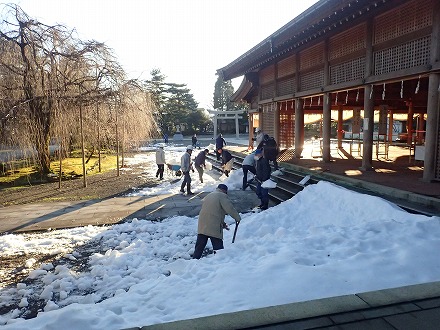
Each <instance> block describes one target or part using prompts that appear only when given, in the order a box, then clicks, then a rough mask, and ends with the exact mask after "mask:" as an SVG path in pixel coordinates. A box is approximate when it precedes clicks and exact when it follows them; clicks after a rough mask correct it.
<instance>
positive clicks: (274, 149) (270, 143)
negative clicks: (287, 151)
mask: <svg viewBox="0 0 440 330" xmlns="http://www.w3.org/2000/svg"><path fill="white" fill-rule="evenodd" d="M258 149H263V152H264V157H266V158H267V159H268V160H276V159H277V156H278V152H279V149H278V145H277V141H275V139H274V138H273V137H268V139H267V140H263V142H261V143H260V145H259V146H258Z"/></svg>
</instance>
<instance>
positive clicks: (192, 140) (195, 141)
mask: <svg viewBox="0 0 440 330" xmlns="http://www.w3.org/2000/svg"><path fill="white" fill-rule="evenodd" d="M191 142H192V146H193V148H197V135H196V134H194V135H193V136H192V138H191Z"/></svg>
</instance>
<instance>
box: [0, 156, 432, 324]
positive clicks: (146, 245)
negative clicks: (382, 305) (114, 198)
mask: <svg viewBox="0 0 440 330" xmlns="http://www.w3.org/2000/svg"><path fill="white" fill-rule="evenodd" d="M183 149H184V148H179V149H176V148H172V147H166V148H165V151H166V153H167V159H171V158H172V157H174V158H176V157H177V158H178V159H180V155H181V154H182V152H184V151H183ZM197 152H198V150H197V151H196V152H194V154H193V157H195V156H196V155H197ZM127 161H129V162H131V163H145V164H146V165H145V169H146V172H147V173H148V174H147V175H149V176H154V174H155V169H156V166H155V164H154V153H143V154H140V155H138V156H136V157H134V158H132V159H128V160H127ZM174 178H175V177H173V174H172V173H168V176H167V180H164V182H160V184H159V185H158V186H157V187H154V188H148V189H142V190H134V191H133V192H132V193H131V195H144V196H152V195H157V194H165V193H177V192H178V189H180V182H177V183H174V184H173V183H170V182H169V181H170V180H171V179H174ZM192 178H193V191H195V192H197V191H202V190H203V191H210V190H213V189H214V188H215V187H216V185H217V184H218V183H219V180H215V179H214V178H212V177H210V176H209V175H207V174H205V176H204V183H203V184H201V183H200V182H199V180H198V175H197V172H196V173H195V174H192ZM221 180H222V181H223V182H224V183H226V184H227V185H228V186H229V189H237V190H238V189H239V188H240V187H241V182H242V173H241V171H232V173H231V175H230V176H229V178H226V177H224V176H222V177H221V178H220V181H221ZM252 206H253V205H250V207H252ZM226 221H227V222H228V223H229V224H230V225H231V229H234V220H233V219H232V218H230V217H227V218H226ZM232 234H233V230H230V231H225V237H224V244H225V249H224V250H221V251H218V252H217V254H215V255H214V254H210V255H208V256H207V257H204V258H202V259H200V260H193V259H190V257H189V255H190V253H192V251H193V248H194V242H195V239H196V235H197V218H192V217H186V216H176V217H172V218H168V219H165V220H163V221H162V222H151V221H147V220H143V219H132V220H131V221H129V222H126V223H123V224H118V225H113V226H109V227H92V226H88V227H84V228H74V229H66V230H53V231H51V232H46V233H41V234H10V235H3V236H1V237H0V253H1V254H2V255H15V254H23V253H25V254H29V253H43V251H44V252H45V253H47V252H49V253H55V252H57V253H62V255H64V259H65V260H66V263H65V264H61V265H56V266H55V267H54V265H52V264H50V263H49V264H48V263H45V264H38V262H37V261H36V260H33V259H32V257H30V258H29V259H27V261H26V264H25V265H24V266H25V267H28V268H31V269H30V272H29V277H30V278H35V279H36V281H34V283H35V284H32V285H26V284H24V283H18V284H17V286H16V287H15V288H8V289H6V288H3V289H2V290H1V291H0V307H1V306H3V305H7V304H8V303H10V302H13V301H14V302H16V303H17V304H18V306H19V309H16V310H13V311H12V312H10V313H8V314H6V315H2V316H0V325H2V324H5V326H4V329H59V328H60V326H61V325H62V328H63V329H64V330H68V329H80V328H84V329H104V328H105V329H120V328H128V327H136V326H144V325H150V324H155V323H162V322H169V321H173V320H181V319H189V318H194V317H201V316H207V315H214V314H220V313H227V312H233V311H240V310H247V309H253V308H259V307H265V306H273V305H279V304H285V303H292V302H299V301H307V300H311V299H318V298H324V297H331V296H339V295H346V294H353V293H359V292H364V291H370V290H378V289H385V288H392V287H399V286H404V285H412V284H419V283H426V282H430V281H438V280H440V258H438V255H437V252H436V251H438V250H439V249H440V218H439V217H426V216H421V215H413V214H409V213H407V212H405V211H403V210H401V209H400V208H398V207H397V206H395V205H394V204H391V203H389V202H387V201H385V200H383V199H380V198H377V197H372V196H368V195H362V194H359V193H355V192H352V191H349V190H346V189H344V188H341V187H339V186H336V185H334V184H331V183H328V182H320V183H318V184H316V185H309V186H307V187H305V188H304V190H303V191H302V192H300V193H299V194H297V195H296V196H295V197H294V198H292V199H290V200H288V201H286V202H284V203H282V204H279V205H277V206H275V207H272V208H269V209H268V210H266V211H264V212H261V213H256V214H254V213H247V214H243V215H242V222H241V223H240V227H239V229H238V232H237V237H236V241H235V243H234V244H232V243H231V240H232ZM92 242H95V244H96V245H97V246H99V247H101V250H102V251H103V252H95V253H93V254H92V255H90V257H89V258H88V262H89V268H85V269H81V270H80V269H78V268H77V267H76V268H75V267H71V266H70V265H71V264H70V263H69V262H73V261H74V260H75V259H78V258H81V256H82V255H81V249H79V248H78V246H80V245H87V244H90V243H92ZM208 244H210V243H208ZM96 251H99V250H96ZM32 296H34V297H35V296H37V297H40V298H41V299H44V300H45V301H46V304H45V306H44V308H43V310H42V311H40V312H39V313H38V316H37V317H35V318H33V319H29V320H24V319H22V318H20V317H19V316H20V313H21V311H23V310H25V309H26V308H27V307H28V298H29V297H32Z"/></svg>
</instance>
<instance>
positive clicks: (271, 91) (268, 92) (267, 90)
mask: <svg viewBox="0 0 440 330" xmlns="http://www.w3.org/2000/svg"><path fill="white" fill-rule="evenodd" d="M274 96H275V82H273V83H271V84H269V85H266V86H261V100H267V99H271V98H273V97H274Z"/></svg>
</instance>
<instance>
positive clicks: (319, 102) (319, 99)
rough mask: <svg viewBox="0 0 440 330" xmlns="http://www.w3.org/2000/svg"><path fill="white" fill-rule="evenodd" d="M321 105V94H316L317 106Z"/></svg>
mask: <svg viewBox="0 0 440 330" xmlns="http://www.w3.org/2000/svg"><path fill="white" fill-rule="evenodd" d="M320 105H321V96H318V107H319V106H320Z"/></svg>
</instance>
